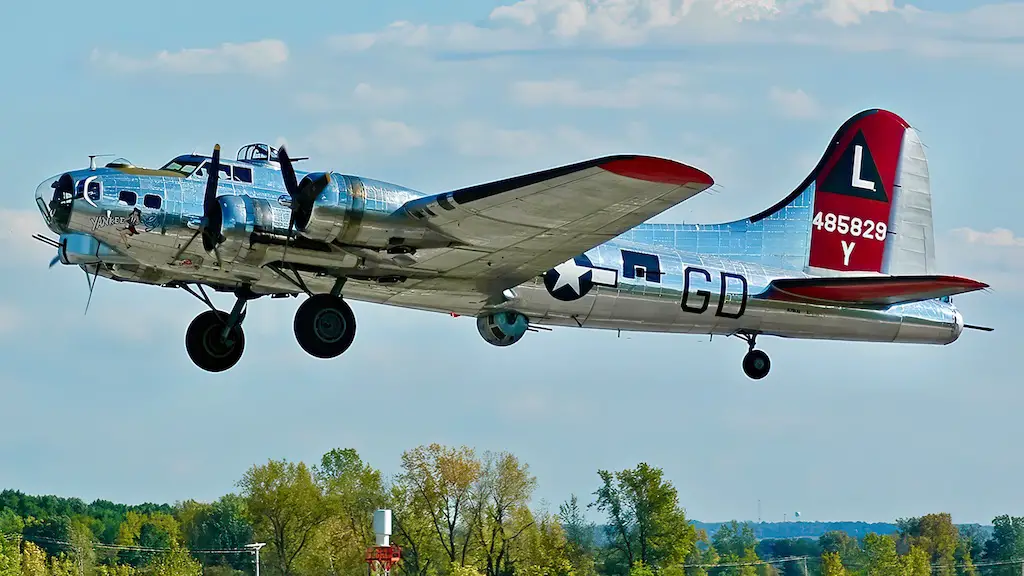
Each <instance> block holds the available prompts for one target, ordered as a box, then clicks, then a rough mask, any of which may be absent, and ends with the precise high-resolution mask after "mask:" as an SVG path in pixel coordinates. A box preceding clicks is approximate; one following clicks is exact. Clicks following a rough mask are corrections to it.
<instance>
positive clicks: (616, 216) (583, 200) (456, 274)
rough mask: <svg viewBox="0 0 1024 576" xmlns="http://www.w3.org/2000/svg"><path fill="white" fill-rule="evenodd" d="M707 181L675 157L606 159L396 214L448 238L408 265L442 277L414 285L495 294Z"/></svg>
mask: <svg viewBox="0 0 1024 576" xmlns="http://www.w3.org/2000/svg"><path fill="white" fill-rule="evenodd" d="M713 183H714V180H713V179H712V178H711V176H709V175H708V174H706V173H704V172H703V171H701V170H698V169H696V168H693V167H691V166H687V165H685V164H681V163H679V162H675V161H673V160H667V159H663V158H657V157H653V156H639V155H617V156H605V157H601V158H595V159H593V160H588V161H585V162H580V163H577V164H570V165H567V166H561V167H558V168H552V169H549V170H544V171H541V172H535V173H532V174H526V175H522V176H516V177H513V178H508V179H505V180H499V181H495V182H489V183H486V184H480V185H476V186H471V187H469V188H462V189H459V190H455V191H452V192H445V193H442V194H435V195H433V196H427V197H424V198H418V199H416V200H412V201H410V202H408V203H406V204H405V205H404V206H402V208H400V209H399V210H398V212H397V213H398V214H403V215H407V216H409V217H411V218H415V219H418V220H420V221H423V222H425V223H426V224H427V225H428V226H430V227H431V228H433V229H435V230H437V231H438V232H440V233H442V234H444V235H446V236H448V237H450V238H453V239H454V240H455V243H454V245H453V246H452V247H451V248H446V249H442V250H437V251H431V254H430V255H424V257H423V258H422V259H421V260H420V261H419V262H418V263H417V264H414V265H412V267H413V268H417V269H422V270H424V271H430V272H434V273H436V274H437V275H438V276H439V278H437V279H436V280H429V279H428V280H422V281H420V282H418V283H417V288H422V289H430V288H433V287H434V286H433V284H435V283H437V284H438V287H440V285H441V283H447V282H445V281H450V280H455V279H462V280H472V281H473V282H474V283H475V285H476V289H477V290H480V291H485V292H494V291H495V290H497V291H500V290H503V289H505V288H511V287H512V286H515V285H517V284H520V283H522V282H525V281H527V280H529V279H530V278H533V277H534V276H536V275H538V274H541V273H543V272H544V271H546V270H548V269H550V268H552V267H554V266H557V265H558V264H561V263H562V262H565V261H566V260H568V259H570V258H572V257H574V256H577V255H579V254H581V253H583V252H585V251H586V250H589V249H590V248H593V247H594V246H597V245H599V244H601V243H603V242H606V241H608V240H611V239H612V238H615V237H616V236H619V235H621V234H622V233H623V232H625V231H627V230H629V229H630V228H633V227H634V226H636V225H638V224H641V223H643V222H644V221H646V220H648V219H650V218H651V217H653V216H656V215H657V214H660V213H661V212H664V211H665V210H667V209H669V208H671V207H672V206H675V205H677V204H679V203H680V202H683V201H685V200H686V199H688V198H690V197H692V196H694V195H695V194H698V193H700V192H702V191H704V190H706V189H707V188H709V187H710V186H711V185H712V184H713Z"/></svg>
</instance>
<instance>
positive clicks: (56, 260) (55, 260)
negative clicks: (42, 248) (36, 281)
mask: <svg viewBox="0 0 1024 576" xmlns="http://www.w3.org/2000/svg"><path fill="white" fill-rule="evenodd" d="M57 262H60V254H57V255H56V256H54V257H53V260H50V265H49V266H47V268H53V267H54V266H56V265H57Z"/></svg>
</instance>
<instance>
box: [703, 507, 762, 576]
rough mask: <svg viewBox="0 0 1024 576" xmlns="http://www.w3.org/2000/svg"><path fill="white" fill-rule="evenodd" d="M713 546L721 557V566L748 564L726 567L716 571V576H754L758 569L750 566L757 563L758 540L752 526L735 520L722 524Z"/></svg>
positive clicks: (712, 541)
mask: <svg viewBox="0 0 1024 576" xmlns="http://www.w3.org/2000/svg"><path fill="white" fill-rule="evenodd" d="M711 544H712V546H714V547H715V551H716V552H718V555H719V560H718V561H719V564H748V565H746V566H726V567H723V568H719V569H717V570H716V571H715V576H725V575H730V576H736V575H739V576H754V575H755V574H757V568H756V567H755V566H752V565H749V564H752V563H754V562H757V561H758V560H759V559H758V557H757V552H756V548H757V538H756V537H755V536H754V530H753V529H752V528H751V527H750V524H748V523H746V522H744V523H743V524H740V523H739V522H737V521H735V520H733V521H731V522H728V523H726V524H722V526H720V527H719V528H718V530H717V531H716V532H715V535H714V536H712V537H711Z"/></svg>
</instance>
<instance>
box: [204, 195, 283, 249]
mask: <svg viewBox="0 0 1024 576" xmlns="http://www.w3.org/2000/svg"><path fill="white" fill-rule="evenodd" d="M257 201H259V200H257ZM217 202H218V203H219V204H220V215H221V217H220V230H214V233H215V234H216V233H217V232H219V233H220V236H221V238H223V242H221V243H220V244H218V245H217V251H218V252H220V257H221V258H222V259H224V260H229V261H230V260H236V259H241V260H244V259H245V257H246V256H248V254H249V250H250V245H251V237H252V233H253V232H254V231H256V229H257V227H260V228H262V227H264V226H266V224H267V222H265V220H266V218H268V217H271V221H270V225H271V226H273V219H272V215H270V214H265V213H264V211H263V210H261V209H259V208H257V206H256V203H255V202H254V201H253V199H252V198H251V197H249V196H246V195H239V196H235V195H224V196H220V197H218V198H217ZM264 202H265V201H264Z"/></svg>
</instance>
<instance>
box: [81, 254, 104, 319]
mask: <svg viewBox="0 0 1024 576" xmlns="http://www.w3.org/2000/svg"><path fill="white" fill-rule="evenodd" d="M94 266H96V272H95V273H94V274H93V276H92V280H89V268H88V267H87V266H82V271H83V272H85V283H86V284H88V285H89V299H88V300H86V301H85V314H82V315H83V316H86V315H88V314H89V304H92V291H93V289H95V288H96V280H97V279H98V278H99V276H100V265H99V264H95V265H94Z"/></svg>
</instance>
